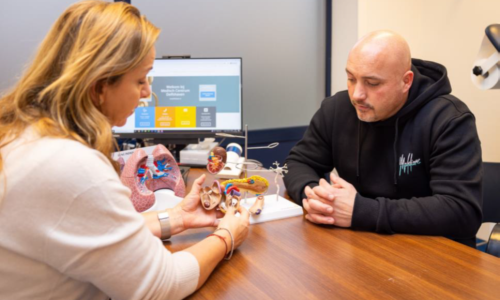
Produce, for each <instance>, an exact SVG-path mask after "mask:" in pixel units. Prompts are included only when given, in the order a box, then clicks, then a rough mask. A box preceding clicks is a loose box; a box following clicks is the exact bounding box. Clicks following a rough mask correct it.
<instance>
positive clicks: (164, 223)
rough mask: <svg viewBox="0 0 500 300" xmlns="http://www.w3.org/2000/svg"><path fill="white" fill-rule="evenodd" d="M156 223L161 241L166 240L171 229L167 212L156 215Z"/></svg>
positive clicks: (170, 233)
mask: <svg viewBox="0 0 500 300" xmlns="http://www.w3.org/2000/svg"><path fill="white" fill-rule="evenodd" d="M158 221H159V222H160V230H161V234H160V235H161V237H160V239H161V240H162V241H164V240H168V239H169V238H170V237H171V236H172V228H171V225H170V215H169V214H168V212H167V211H163V212H160V213H158Z"/></svg>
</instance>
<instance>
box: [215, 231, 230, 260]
mask: <svg viewBox="0 0 500 300" xmlns="http://www.w3.org/2000/svg"><path fill="white" fill-rule="evenodd" d="M219 230H225V231H227V232H228V233H229V236H230V237H231V251H230V252H229V253H228V254H227V256H226V257H224V259H225V260H230V259H231V257H232V256H233V251H234V238H233V234H232V233H231V231H229V229H227V228H217V229H215V231H214V232H217V231H219Z"/></svg>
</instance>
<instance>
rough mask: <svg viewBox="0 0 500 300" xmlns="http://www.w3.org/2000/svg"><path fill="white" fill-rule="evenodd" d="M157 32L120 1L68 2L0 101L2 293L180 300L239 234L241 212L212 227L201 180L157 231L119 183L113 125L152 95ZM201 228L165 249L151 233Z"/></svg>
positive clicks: (243, 228)
mask: <svg viewBox="0 0 500 300" xmlns="http://www.w3.org/2000/svg"><path fill="white" fill-rule="evenodd" d="M158 34H159V29H157V28H156V27H154V26H153V25H152V24H151V23H149V22H148V21H147V20H146V19H145V18H144V17H143V16H141V15H140V13H139V11H138V10H137V9H136V8H134V7H133V6H131V5H128V4H125V3H123V2H118V3H107V2H101V1H85V2H80V3H77V4H74V5H72V6H71V7H70V8H68V9H67V10H66V11H65V12H64V13H63V14H62V15H61V17H60V18H59V19H58V20H57V22H56V23H55V24H54V26H53V27H52V29H51V30H50V32H49V34H48V35H47V37H46V38H45V40H44V41H43V43H42V45H41V47H40V49H39V50H38V53H37V55H36V57H35V60H34V62H33V64H32V65H31V66H30V67H29V68H28V70H27V71H26V72H25V74H24V75H23V76H22V77H21V79H20V80H19V82H18V83H17V85H16V86H15V87H14V88H13V89H12V90H11V91H10V92H9V93H8V94H7V95H5V96H4V97H3V98H1V99H0V193H1V195H0V236H1V237H2V239H0V278H1V280H0V299H33V298H47V299H52V298H55V299H107V298H108V297H111V298H113V299H149V298H154V299H177V298H183V297H185V296H187V295H189V294H190V293H192V292H193V291H195V290H196V289H197V288H199V287H200V286H201V285H202V284H203V283H204V282H205V280H206V279H207V277H208V276H209V274H210V273H211V272H212V271H213V269H214V268H215V266H216V265H217V264H218V262H220V261H221V260H222V258H223V257H225V256H226V255H228V254H229V255H230V254H231V253H232V248H236V247H238V246H239V245H240V244H241V243H242V242H243V240H244V239H245V238H246V236H247V233H248V218H249V215H248V212H247V211H246V210H244V209H242V210H240V211H239V212H240V215H241V216H240V217H236V216H235V211H234V210H231V211H229V212H228V213H227V214H226V215H225V217H224V218H223V219H221V221H220V222H219V221H218V220H217V218H216V215H215V213H214V212H207V211H205V210H204V209H202V208H201V206H200V201H199V191H200V189H201V185H202V184H203V181H204V177H201V178H199V179H197V180H196V181H195V183H194V185H193V189H192V191H191V193H190V194H188V195H187V196H186V198H184V200H183V201H182V202H181V203H180V204H179V205H178V206H176V207H175V208H173V209H170V210H168V211H167V212H168V214H169V218H168V219H166V220H167V224H166V226H165V224H162V225H160V222H159V219H158V216H157V213H154V212H153V213H147V214H144V215H142V216H141V215H140V214H138V213H136V212H135V210H134V208H133V206H132V203H131V201H130V200H129V196H130V190H128V189H127V188H126V187H124V186H123V185H122V184H121V182H120V180H119V177H118V174H117V170H118V166H117V164H116V163H114V162H113V161H112V160H111V156H110V155H111V152H112V151H113V142H112V136H111V126H121V125H124V124H125V122H126V119H127V117H128V116H130V115H131V114H132V112H133V110H134V109H135V107H136V106H137V105H138V103H139V99H140V98H144V97H147V96H148V95H149V94H150V92H151V91H150V90H149V85H148V84H147V79H146V75H147V73H148V71H149V70H150V69H151V66H152V63H153V59H154V57H155V49H154V43H155V41H156V39H157V37H158ZM162 226H163V227H162ZM206 226H218V229H217V230H216V232H215V233H214V235H210V236H209V237H207V238H205V239H204V240H202V241H200V242H199V243H198V244H196V245H194V246H192V247H190V248H188V249H186V250H184V251H181V252H177V253H175V254H172V253H170V252H168V251H167V250H166V249H165V247H164V246H163V244H162V242H161V241H160V239H158V237H160V236H162V235H163V236H164V235H165V232H162V230H166V229H165V228H167V229H168V230H169V231H170V232H169V233H168V234H170V233H171V234H176V233H179V232H181V231H183V230H185V229H188V228H194V227H206ZM151 233H153V234H151Z"/></svg>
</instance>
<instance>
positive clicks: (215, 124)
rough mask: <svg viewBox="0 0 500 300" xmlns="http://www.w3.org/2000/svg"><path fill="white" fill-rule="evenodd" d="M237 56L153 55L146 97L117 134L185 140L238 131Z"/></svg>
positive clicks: (239, 83)
mask: <svg viewBox="0 0 500 300" xmlns="http://www.w3.org/2000/svg"><path fill="white" fill-rule="evenodd" d="M241 72H242V61H241V58H180V59H155V61H154V64H153V69H152V70H151V71H150V72H149V74H148V82H149V84H150V87H151V95H150V97H148V98H145V99H141V100H140V102H139V106H138V107H137V108H136V109H135V112H134V114H132V115H131V116H130V117H129V118H128V119H127V123H126V124H125V125H124V126H122V127H113V129H112V130H113V135H114V136H115V137H117V138H154V139H159V140H189V139H197V138H201V137H211V136H215V134H216V133H221V132H223V133H232V134H238V133H240V132H242V124H243V112H242V102H241V101H242V76H241V75H242V73H241Z"/></svg>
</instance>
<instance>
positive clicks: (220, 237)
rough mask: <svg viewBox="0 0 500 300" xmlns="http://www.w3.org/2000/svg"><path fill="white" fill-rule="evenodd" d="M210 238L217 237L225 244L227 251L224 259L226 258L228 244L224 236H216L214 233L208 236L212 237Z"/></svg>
mask: <svg viewBox="0 0 500 300" xmlns="http://www.w3.org/2000/svg"><path fill="white" fill-rule="evenodd" d="M210 236H216V237H218V238H219V239H221V241H223V242H224V246H226V250H225V251H224V257H225V256H226V253H227V242H226V239H225V238H223V237H222V236H220V235H218V234H215V233H212V234H209V235H207V237H210Z"/></svg>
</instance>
